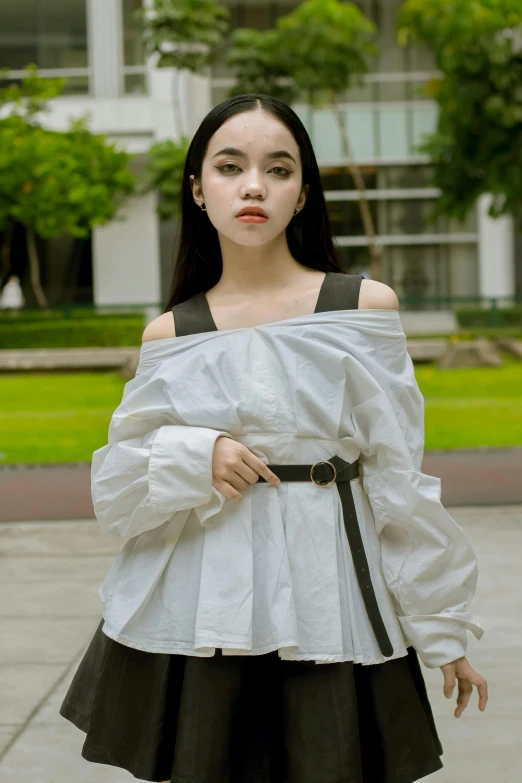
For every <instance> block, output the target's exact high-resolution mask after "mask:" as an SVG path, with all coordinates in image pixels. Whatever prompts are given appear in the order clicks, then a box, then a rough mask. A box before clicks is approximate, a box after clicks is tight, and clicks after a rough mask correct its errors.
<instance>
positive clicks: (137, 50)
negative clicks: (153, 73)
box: [122, 0, 145, 65]
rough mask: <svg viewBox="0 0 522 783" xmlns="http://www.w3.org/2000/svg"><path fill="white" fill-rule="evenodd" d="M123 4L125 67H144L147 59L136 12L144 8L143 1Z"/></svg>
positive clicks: (129, 1) (130, 1)
mask: <svg viewBox="0 0 522 783" xmlns="http://www.w3.org/2000/svg"><path fill="white" fill-rule="evenodd" d="M122 2H123V62H124V64H125V65H144V63H145V58H144V53H143V44H142V41H141V33H140V29H139V25H138V23H137V21H136V19H135V18H134V12H135V11H137V10H138V9H139V8H141V6H142V2H141V0H122Z"/></svg>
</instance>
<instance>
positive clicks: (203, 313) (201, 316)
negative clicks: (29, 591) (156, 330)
mask: <svg viewBox="0 0 522 783" xmlns="http://www.w3.org/2000/svg"><path fill="white" fill-rule="evenodd" d="M204 297H205V294H204V292H203V291H199V292H198V293H197V294H194V296H191V297H190V299H186V300H185V301H184V302H180V303H179V304H176V305H174V307H173V308H172V314H173V316H174V328H175V330H176V337H185V336H186V335H188V334H199V333H200V332H215V331H216V325H215V323H214V320H213V318H212V315H211V314H210V312H209V309H208V306H207V303H206V301H205V298H204Z"/></svg>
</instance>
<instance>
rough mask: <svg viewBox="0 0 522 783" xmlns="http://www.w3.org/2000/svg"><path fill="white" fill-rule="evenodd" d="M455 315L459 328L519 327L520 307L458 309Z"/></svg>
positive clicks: (521, 317)
mask: <svg viewBox="0 0 522 783" xmlns="http://www.w3.org/2000/svg"><path fill="white" fill-rule="evenodd" d="M455 315H456V317H457V320H458V322H459V325H460V326H461V328H463V329H466V328H479V329H480V328H481V327H495V326H499V327H502V326H515V327H516V326H521V325H522V305H516V306H515V307H497V308H495V309H494V310H493V309H489V308H488V309H486V308H483V307H458V308H457V309H456V310H455Z"/></svg>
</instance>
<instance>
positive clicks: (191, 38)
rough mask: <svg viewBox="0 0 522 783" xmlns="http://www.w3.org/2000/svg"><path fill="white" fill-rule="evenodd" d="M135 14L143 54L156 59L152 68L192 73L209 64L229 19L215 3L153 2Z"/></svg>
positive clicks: (190, 0) (225, 10)
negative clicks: (139, 27) (140, 31)
mask: <svg viewBox="0 0 522 783" xmlns="http://www.w3.org/2000/svg"><path fill="white" fill-rule="evenodd" d="M135 14H136V18H137V19H138V21H139V22H140V24H141V26H142V38H143V44H144V47H145V51H146V53H147V54H148V55H149V56H152V55H156V56H157V62H156V67H157V68H177V69H178V70H182V69H183V68H186V69H188V70H189V71H192V72H193V73H196V72H199V71H201V69H203V68H206V67H207V66H208V65H210V64H211V63H212V62H213V59H214V56H215V50H216V47H217V46H218V45H219V44H220V43H221V41H222V38H223V33H224V32H226V30H227V28H228V21H227V20H228V18H229V17H230V11H229V10H228V8H225V6H223V5H221V4H220V3H217V2H216V1H215V0H153V4H152V6H151V7H150V8H143V9H142V8H139V9H138V10H137V11H136V12H135Z"/></svg>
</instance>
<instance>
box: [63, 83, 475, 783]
mask: <svg viewBox="0 0 522 783" xmlns="http://www.w3.org/2000/svg"><path fill="white" fill-rule="evenodd" d="M397 308H398V303H397V297H396V295H395V293H394V292H393V290H392V289H391V288H389V287H388V286H386V285H384V284H382V283H379V282H376V281H372V280H365V279H364V280H363V279H362V277H361V276H359V275H349V274H346V273H344V272H343V270H342V269H341V267H340V265H339V262H338V260H337V257H336V253H335V248H334V246H333V242H332V238H331V235H330V230H329V223H328V215H327V210H326V205H325V200H324V195H323V192H322V189H321V181H320V176H319V169H318V166H317V162H316V159H315V157H314V153H313V149H312V145H311V143H310V139H309V137H308V135H307V133H306V130H305V129H304V127H303V125H302V123H301V122H300V120H299V118H298V117H297V115H296V114H295V113H294V112H293V111H292V110H291V109H290V108H289V107H288V106H286V105H285V104H283V103H281V102H280V101H278V100H276V99H274V98H271V97H270V96H267V95H262V94H261V95H240V96H238V97H234V98H231V99H229V100H226V101H224V102H223V103H221V104H219V105H218V106H216V107H215V108H214V109H213V110H212V111H211V112H210V113H209V114H208V115H207V117H205V119H204V120H203V122H202V123H201V126H200V127H199V129H198V131H197V132H196V134H195V136H194V138H193V140H192V143H191V145H190V148H189V151H188V155H187V161H186V165H185V172H184V177H183V186H182V214H181V241H180V247H179V251H178V256H177V260H176V264H175V267H174V277H173V285H172V291H171V297H170V301H169V303H168V305H167V308H166V310H165V313H164V314H163V315H161V316H160V317H159V318H157V319H156V320H154V321H152V323H150V324H149V325H148V326H147V328H146V329H145V332H144V335H143V345H142V348H141V353H140V363H139V366H138V370H137V373H136V377H135V378H134V379H132V380H131V381H130V382H129V383H128V384H127V385H126V387H125V390H124V394H123V399H122V402H121V404H120V406H119V407H118V408H117V410H116V411H115V413H114V415H113V417H112V420H111V424H110V428H109V438H108V443H107V445H106V446H104V447H103V448H100V449H98V450H97V451H96V452H94V454H93V461H92V494H93V503H94V509H95V513H96V517H97V519H98V521H99V524H100V526H101V529H102V530H103V532H105V533H107V534H109V535H116V536H119V537H121V538H122V539H125V540H126V541H125V545H124V547H123V549H122V550H121V552H120V553H119V555H118V556H117V558H116V560H115V561H114V563H113V565H112V567H111V569H110V570H109V573H108V574H107V576H106V578H105V580H104V583H103V585H102V587H101V589H100V596H101V598H102V600H103V602H104V605H105V610H104V616H103V619H102V620H101V622H100V624H99V626H98V629H97V631H96V633H95V635H94V637H93V639H92V641H91V644H90V645H89V648H88V650H87V652H86V654H85V656H84V658H83V660H82V662H81V664H80V667H79V668H78V670H77V672H76V673H75V675H74V679H73V681H72V683H71V685H70V687H69V690H68V693H67V695H66V698H65V700H64V702H63V704H62V707H61V709H60V713H61V714H62V715H63V716H64V717H65V718H67V719H68V720H70V721H72V722H73V723H74V724H75V725H76V726H78V727H79V728H80V729H81V730H82V731H84V732H86V735H87V736H86V739H85V743H84V745H83V749H82V756H83V757H84V758H85V759H87V760H89V761H92V762H98V763H101V764H111V765H113V766H118V767H122V768H124V769H126V770H128V771H129V772H131V773H132V774H133V775H134V777H137V778H140V779H143V780H150V781H165V780H170V781H171V782H172V783H254V782H255V783H348V782H349V783H410V781H414V780H418V779H419V778H422V777H424V776H426V775H429V774H430V773H432V772H434V771H436V770H438V769H440V768H441V767H442V762H441V760H440V755H441V754H442V747H441V744H440V741H439V738H438V736H437V731H436V728H435V724H434V721H433V715H432V711H431V708H430V704H429V701H428V697H427V694H426V688H425V684H424V680H423V676H422V672H421V669H420V664H419V660H418V659H419V657H420V659H421V660H422V662H423V663H424V664H425V665H426V666H427V667H429V668H435V667H440V668H441V670H442V672H443V675H444V695H445V696H446V697H447V698H450V697H451V696H452V694H453V691H454V687H455V680H456V679H457V680H458V698H457V707H456V710H455V715H456V716H457V717H459V716H460V715H461V714H462V711H463V710H464V709H465V707H466V706H467V704H468V702H469V698H470V694H471V692H472V689H473V685H475V686H476V687H477V689H478V693H479V705H478V706H479V708H480V709H481V710H484V709H485V706H486V702H487V684H486V681H485V680H484V678H483V677H481V676H480V675H479V674H478V673H477V672H476V671H475V670H474V669H473V668H472V667H471V665H470V664H469V662H468V661H467V659H466V657H465V652H466V647H467V634H466V631H467V630H468V629H469V630H471V631H472V632H473V633H474V635H475V636H476V638H477V639H480V638H481V636H482V634H483V629H482V627H481V626H480V624H479V623H477V621H476V620H475V619H474V617H473V616H472V614H471V613H470V611H469V604H470V601H471V599H472V597H473V594H474V591H475V587H476V581H477V564H476V559H475V555H474V553H473V551H472V549H471V546H470V544H469V541H468V539H467V538H466V536H465V534H464V532H463V531H462V529H461V528H460V527H459V526H458V525H457V524H456V523H455V522H454V520H453V519H452V518H451V516H450V515H449V514H448V513H447V512H446V510H445V509H444V508H443V506H442V505H441V503H440V482H439V480H438V479H436V478H433V477H431V476H427V475H424V474H423V473H421V472H420V471H421V462H422V452H423V407H422V403H423V401H422V397H421V394H420V392H419V389H418V387H417V384H416V382H415V376H414V372H413V366H412V363H411V360H410V358H409V355H408V353H407V350H406V341H405V336H404V332H403V330H402V327H401V322H400V317H399V314H398V311H397Z"/></svg>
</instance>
